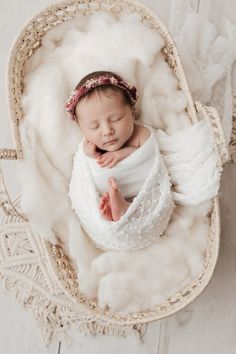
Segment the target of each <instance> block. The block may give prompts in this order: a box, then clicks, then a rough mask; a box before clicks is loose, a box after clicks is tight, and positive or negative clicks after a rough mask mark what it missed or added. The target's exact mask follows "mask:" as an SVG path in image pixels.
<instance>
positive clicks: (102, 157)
mask: <svg viewBox="0 0 236 354" xmlns="http://www.w3.org/2000/svg"><path fill="white" fill-rule="evenodd" d="M109 155H110V152H105V153H104V154H102V155H101V157H100V159H99V161H100V162H103V161H104V160H106V159H107V156H109Z"/></svg>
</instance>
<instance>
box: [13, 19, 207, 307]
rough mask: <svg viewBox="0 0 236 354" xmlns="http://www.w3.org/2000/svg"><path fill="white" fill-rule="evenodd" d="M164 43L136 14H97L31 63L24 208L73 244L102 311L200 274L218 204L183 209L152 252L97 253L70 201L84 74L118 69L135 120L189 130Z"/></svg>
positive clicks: (61, 29) (37, 228)
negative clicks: (72, 104)
mask: <svg viewBox="0 0 236 354" xmlns="http://www.w3.org/2000/svg"><path fill="white" fill-rule="evenodd" d="M147 39H148V40H147ZM163 45H164V43H163V41H162V39H161V37H160V36H159V35H158V34H157V33H156V32H154V31H152V30H150V29H148V28H147V27H145V26H144V25H142V24H141V22H140V19H139V18H138V16H137V15H127V16H123V17H122V18H120V19H118V20H115V19H114V18H113V17H112V16H110V15H108V14H105V13H104V14H101V13H99V14H96V15H93V16H92V17H91V18H89V17H83V18H80V19H79V20H78V21H74V22H70V23H65V24H62V25H60V26H58V27H56V28H55V29H52V30H50V31H49V33H48V34H47V35H46V36H45V37H44V38H43V40H42V46H41V47H40V48H39V49H38V50H37V51H36V53H35V54H34V55H33V56H32V57H31V59H30V60H29V62H28V64H27V67H26V74H25V82H24V84H25V89H24V95H23V100H22V104H23V109H24V122H23V123H22V124H21V127H20V129H21V136H22V142H23V147H24V160H22V161H20V162H19V166H18V167H19V177H20V179H21V181H22V209H23V211H24V212H25V213H26V215H28V217H29V220H30V224H31V227H32V229H33V231H34V232H36V233H37V234H38V235H40V236H41V237H45V238H46V239H49V240H50V241H52V242H56V238H55V236H56V237H57V239H60V241H62V242H63V243H64V245H65V246H66V247H68V249H69V251H70V254H71V257H72V258H73V259H74V261H75V262H76V264H77V266H78V278H79V284H80V290H81V291H82V292H83V293H84V294H86V296H87V297H88V298H95V297H97V299H98V302H99V305H100V306H101V307H104V306H106V305H109V306H110V307H111V309H112V310H115V311H120V312H122V313H128V312H130V311H134V310H136V311H138V310H141V309H144V308H147V307H151V306H153V305H156V304H158V303H160V302H162V301H163V300H164V299H165V298H166V297H168V296H170V295H171V294H174V293H175V292H176V291H177V290H179V289H180V288H182V287H183V286H184V285H186V284H187V283H189V282H190V281H191V280H192V279H193V278H194V277H195V276H197V274H199V272H200V271H201V269H202V266H203V259H204V252H205V249H206V243H207V235H208V221H207V220H208V219H207V217H206V215H207V213H208V210H209V207H210V204H211V203H210V202H205V203H204V204H202V205H199V206H198V207H194V208H193V207H184V206H178V207H177V208H176V210H175V213H174V217H173V220H172V221H171V223H170V225H169V227H168V230H167V232H166V233H165V235H164V236H163V237H161V238H160V239H159V240H158V241H157V242H155V243H154V244H153V245H152V246H150V247H148V248H146V249H143V250H139V251H134V252H123V253H122V252H106V253H104V252H102V251H101V250H99V249H96V248H95V247H94V245H93V244H92V243H91V241H90V239H89V238H88V237H87V236H86V235H85V234H84V232H83V230H82V229H81V228H80V224H79V220H78V218H77V217H76V216H75V215H74V212H73V211H72V209H71V206H70V200H69V198H68V195H67V193H68V183H69V180H70V175H71V169H72V159H73V154H74V152H75V151H76V148H77V146H78V143H79V141H80V139H81V135H80V131H79V127H78V125H77V124H76V123H75V122H73V121H71V120H69V119H68V118H67V117H66V114H65V111H64V104H65V101H66V99H67V98H68V96H69V94H70V92H71V91H72V90H73V89H74V87H75V86H76V84H77V83H78V81H79V80H80V79H81V78H82V77H83V76H84V75H86V74H87V73H89V72H91V71H95V70H112V71H115V72H118V73H120V74H121V75H122V76H123V77H124V78H125V79H126V80H128V81H131V82H132V83H134V84H135V85H136V86H137V89H138V92H139V94H140V96H141V97H140V101H139V103H138V105H137V114H138V115H139V116H140V117H141V118H142V121H143V122H144V123H146V124H151V125H153V126H154V127H156V128H161V129H165V131H166V132H167V133H168V134H171V133H173V132H175V131H176V130H179V129H181V128H186V127H188V126H190V122H189V120H188V118H187V117H186V115H185V113H184V108H185V107H186V99H185V97H184V96H183V94H182V92H180V91H179V90H178V89H177V81H176V79H175V78H174V76H173V74H172V72H171V70H170V69H169V67H168V65H167V64H166V63H165V61H164V60H163V58H162V56H161V54H160V50H161V48H162V47H163ZM91 222H92V219H91Z"/></svg>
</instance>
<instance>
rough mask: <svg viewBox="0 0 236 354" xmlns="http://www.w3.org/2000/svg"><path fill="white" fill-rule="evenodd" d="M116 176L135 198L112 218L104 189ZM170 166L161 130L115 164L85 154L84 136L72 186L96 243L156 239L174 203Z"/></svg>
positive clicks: (107, 246)
mask: <svg viewBox="0 0 236 354" xmlns="http://www.w3.org/2000/svg"><path fill="white" fill-rule="evenodd" d="M109 176H114V177H115V178H116V179H117V182H118V185H119V188H120V190H121V192H122V194H123V196H124V197H126V198H130V197H134V199H133V202H132V203H131V205H130V207H129V208H128V210H127V211H126V213H125V214H124V215H123V216H122V217H121V218H120V220H119V221H116V222H114V221H107V220H104V219H103V217H102V216H101V215H100V211H99V208H98V205H99V200H100V194H99V192H100V193H103V192H105V191H107V190H108V184H107V178H108V177H109ZM170 186H171V184H170V180H169V176H168V172H167V169H166V167H165V165H164V162H163V160H162V157H161V154H160V151H159V146H158V143H157V139H156V134H155V130H154V129H152V130H151V135H150V137H149V138H148V139H147V140H146V142H145V143H144V144H143V145H142V146H141V147H140V148H138V149H137V150H136V151H135V152H134V153H132V154H131V155H129V156H128V157H127V158H125V159H124V160H122V161H121V162H120V163H118V164H117V165H116V166H114V167H113V168H111V169H108V168H101V167H100V166H99V165H98V164H97V162H96V160H95V159H91V158H89V157H87V156H86V155H85V154H84V151H83V141H82V142H81V143H80V144H79V148H78V150H77V152H76V154H75V157H74V167H73V172H72V178H71V182H70V188H69V196H70V199H71V202H72V207H73V209H74V210H75V212H76V214H77V215H78V216H79V218H80V221H81V225H82V226H83V228H84V230H85V231H86V232H87V234H88V235H89V237H90V238H91V239H92V240H93V241H94V242H95V244H96V245H97V246H98V247H100V248H102V249H104V250H119V251H124V250H136V249H140V248H144V247H146V246H148V245H150V244H151V243H152V242H153V241H154V240H155V239H157V238H158V237H159V236H160V235H161V234H162V233H163V232H164V230H165V229H166V228H167V225H168V223H169V220H170V216H171V214H172V212H173V208H174V203H173V199H172V193H171V189H170Z"/></svg>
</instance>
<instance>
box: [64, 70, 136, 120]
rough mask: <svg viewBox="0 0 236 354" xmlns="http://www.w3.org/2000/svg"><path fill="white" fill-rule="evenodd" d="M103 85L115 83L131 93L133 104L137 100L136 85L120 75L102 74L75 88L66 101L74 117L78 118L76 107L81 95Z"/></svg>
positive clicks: (67, 107)
mask: <svg viewBox="0 0 236 354" xmlns="http://www.w3.org/2000/svg"><path fill="white" fill-rule="evenodd" d="M102 85H114V86H117V87H119V88H121V89H122V90H124V91H125V92H127V94H128V95H129V98H130V100H131V103H132V105H134V104H135V102H136V100H137V90H136V87H135V86H133V85H131V84H130V83H128V82H125V81H124V80H122V79H121V78H119V77H115V76H108V75H101V76H99V77H97V78H95V79H89V80H87V81H86V82H85V83H84V84H83V85H82V86H81V87H80V88H79V89H77V90H74V91H73V92H72V93H71V95H70V98H69V99H68V100H67V101H66V106H65V108H66V110H67V112H68V114H69V116H70V117H71V118H72V119H74V120H76V117H75V107H76V105H77V103H78V102H79V100H80V99H81V97H83V96H85V95H86V94H87V93H88V92H89V91H91V90H92V89H94V88H95V87H98V86H102Z"/></svg>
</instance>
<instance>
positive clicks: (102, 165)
mask: <svg viewBox="0 0 236 354" xmlns="http://www.w3.org/2000/svg"><path fill="white" fill-rule="evenodd" d="M112 160H113V157H112V156H108V157H107V158H106V159H105V160H104V161H103V162H99V165H100V166H101V167H105V166H107V165H108V164H109V163H110V162H111V161H112Z"/></svg>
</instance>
